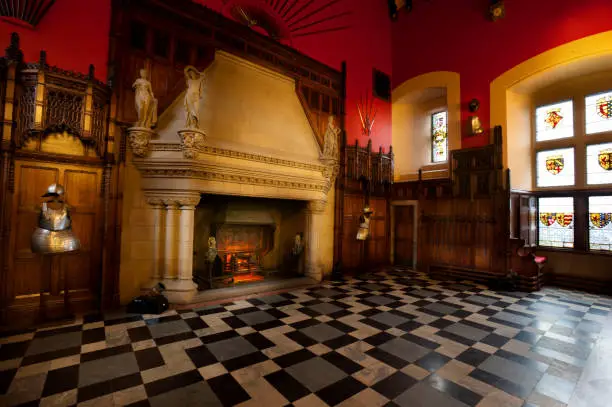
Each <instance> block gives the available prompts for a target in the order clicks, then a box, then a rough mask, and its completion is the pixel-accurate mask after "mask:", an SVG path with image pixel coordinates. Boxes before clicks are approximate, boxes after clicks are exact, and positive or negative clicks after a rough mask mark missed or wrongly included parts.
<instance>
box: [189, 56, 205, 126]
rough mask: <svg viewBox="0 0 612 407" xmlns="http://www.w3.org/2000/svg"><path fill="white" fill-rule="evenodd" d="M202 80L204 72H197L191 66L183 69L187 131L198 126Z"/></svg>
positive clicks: (202, 88)
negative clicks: (185, 86) (185, 88)
mask: <svg viewBox="0 0 612 407" xmlns="http://www.w3.org/2000/svg"><path fill="white" fill-rule="evenodd" d="M204 79H205V77H204V72H199V71H198V70H197V69H195V68H194V67H193V66H187V67H185V81H186V82H187V91H186V92H185V114H186V116H187V124H186V125H187V128H188V129H197V128H198V127H199V124H200V101H201V99H202V94H203V91H204Z"/></svg>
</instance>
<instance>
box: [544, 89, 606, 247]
mask: <svg viewBox="0 0 612 407" xmlns="http://www.w3.org/2000/svg"><path fill="white" fill-rule="evenodd" d="M574 89H575V88H574ZM551 102H552V103H544V104H540V105H538V106H537V107H535V109H534V110H535V111H534V120H535V126H533V128H534V137H533V144H532V145H533V146H534V148H533V152H534V154H533V158H532V159H533V165H534V168H535V171H534V172H533V173H534V185H535V189H536V190H537V191H540V193H539V196H540V197H539V198H538V227H537V230H538V245H539V246H544V247H558V248H568V249H569V248H572V249H578V250H590V251H607V252H611V251H612V162H611V160H612V91H600V90H591V91H587V92H584V91H574V92H572V95H571V97H570V98H564V99H562V100H556V101H551Z"/></svg>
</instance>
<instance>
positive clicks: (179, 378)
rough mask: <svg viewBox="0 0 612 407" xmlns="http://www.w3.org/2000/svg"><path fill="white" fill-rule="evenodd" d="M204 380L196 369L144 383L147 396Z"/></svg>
mask: <svg viewBox="0 0 612 407" xmlns="http://www.w3.org/2000/svg"><path fill="white" fill-rule="evenodd" d="M202 380H204V379H203V378H202V376H201V375H200V373H199V372H198V371H197V370H191V371H189V372H185V373H180V374H177V375H174V376H170V377H167V378H165V379H161V380H157V381H154V382H151V383H147V384H145V389H146V390H147V396H149V397H155V396H157V395H158V394H162V393H167V392H169V391H171V390H174V389H179V388H181V387H185V386H189V385H190V384H194V383H197V382H201V381H202Z"/></svg>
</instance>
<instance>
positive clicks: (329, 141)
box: [323, 115, 341, 160]
mask: <svg viewBox="0 0 612 407" xmlns="http://www.w3.org/2000/svg"><path fill="white" fill-rule="evenodd" d="M340 131H341V130H340V128H338V127H337V126H336V123H335V117H334V115H330V116H329V121H328V124H327V130H326V131H325V137H324V138H323V158H331V159H334V160H337V159H338V134H340Z"/></svg>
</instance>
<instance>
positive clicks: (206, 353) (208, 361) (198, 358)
mask: <svg viewBox="0 0 612 407" xmlns="http://www.w3.org/2000/svg"><path fill="white" fill-rule="evenodd" d="M185 353H187V355H188V356H189V358H190V359H191V361H192V362H193V364H194V365H195V367H197V368H200V367H204V366H209V365H214V364H215V363H217V362H218V361H217V358H216V357H215V355H213V354H212V353H211V351H210V350H208V348H207V347H206V345H202V346H197V347H195V348H190V349H185Z"/></svg>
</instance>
